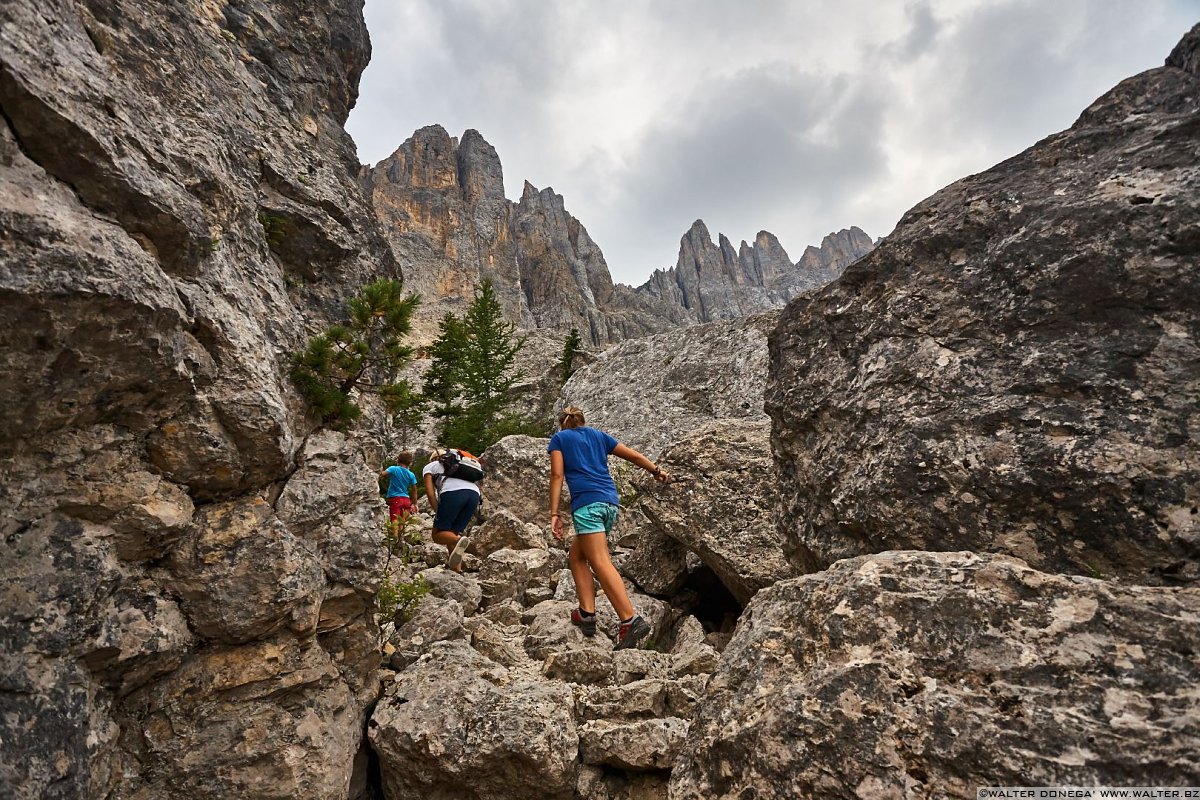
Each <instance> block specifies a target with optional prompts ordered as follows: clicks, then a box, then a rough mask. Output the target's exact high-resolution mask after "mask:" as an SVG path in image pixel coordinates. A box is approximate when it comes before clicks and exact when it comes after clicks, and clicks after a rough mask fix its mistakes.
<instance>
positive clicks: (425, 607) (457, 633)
mask: <svg viewBox="0 0 1200 800" xmlns="http://www.w3.org/2000/svg"><path fill="white" fill-rule="evenodd" d="M466 638H467V630H466V628H464V627H463V610H462V606H460V605H459V604H458V603H457V602H455V601H454V600H446V599H443V598H441V597H432V596H427V597H425V598H423V599H422V600H421V603H420V605H418V606H417V610H416V612H415V613H414V614H413V616H412V619H410V620H408V622H406V623H404V624H403V625H402V626H400V628H399V629H398V630H397V631H396V632H395V633H394V634H392V636H391V637H390V638H389V640H388V641H389V643H390V644H391V645H392V647H394V648H395V652H394V653H393V654H392V657H391V659H390V662H389V663H390V664H391V667H392V669H395V670H403V669H404V668H405V667H407V666H408V665H409V664H411V663H413V662H414V661H416V660H417V659H418V658H419V657H420V656H421V655H422V654H423V653H426V652H428V650H429V648H430V647H431V646H432V645H433V644H434V643H436V642H448V641H453V640H455V639H466Z"/></svg>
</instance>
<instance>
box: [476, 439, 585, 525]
mask: <svg viewBox="0 0 1200 800" xmlns="http://www.w3.org/2000/svg"><path fill="white" fill-rule="evenodd" d="M549 443H550V440H549V439H540V438H537V437H533V436H505V437H504V438H503V439H501V440H500V441H498V442H496V443H495V444H494V445H492V446H491V447H489V448H488V449H487V450H485V451H484V452H483V453H482V454H481V455H480V459H481V460H482V462H483V465H484V468H485V469H486V470H487V477H485V478H484V479H483V496H484V513H486V514H488V515H491V514H493V513H499V512H497V511H496V510H497V509H503V511H504V512H507V513H508V514H510V515H512V516H514V517H516V518H517V519H518V520H520V521H521V522H524V523H528V524H533V525H538V526H543V527H544V528H545V529H546V537H547V541H553V539H552V538H551V537H550V535H549V526H550V454H549V453H547V452H546V445H547V444H549ZM559 513H562V514H570V513H571V504H570V495H569V493H568V492H567V490H566V486H565V485H564V486H563V492H562V498H561V503H560V505H559Z"/></svg>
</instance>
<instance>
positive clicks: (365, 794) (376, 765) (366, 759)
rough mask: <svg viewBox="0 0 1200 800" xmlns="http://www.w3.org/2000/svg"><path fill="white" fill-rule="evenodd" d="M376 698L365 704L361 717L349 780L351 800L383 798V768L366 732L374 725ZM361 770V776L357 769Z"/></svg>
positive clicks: (378, 799) (379, 799) (377, 799)
mask: <svg viewBox="0 0 1200 800" xmlns="http://www.w3.org/2000/svg"><path fill="white" fill-rule="evenodd" d="M378 704H379V701H378V700H375V701H374V702H373V703H371V704H370V705H368V706H367V709H366V714H365V716H364V717H363V719H364V722H363V733H362V742H361V743H360V744H359V748H358V755H356V756H355V758H354V772H355V775H354V777H353V778H352V779H351V781H350V785H351V792H350V799H351V800H383V797H384V794H383V768H382V766H380V762H379V754H378V753H376V752H375V748H374V747H371V739H370V737H369V736H368V735H367V732H368V731H369V730H370V729H371V726H372V725H374V724H375V723H374V721H373V720H372V717H374V716H375V707H376V706H377V705H378ZM360 770H362V774H361V776H360V775H359V771H360Z"/></svg>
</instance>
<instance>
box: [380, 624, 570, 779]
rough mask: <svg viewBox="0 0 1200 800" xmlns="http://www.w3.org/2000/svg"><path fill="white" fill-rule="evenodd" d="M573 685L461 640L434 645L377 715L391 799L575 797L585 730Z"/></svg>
mask: <svg viewBox="0 0 1200 800" xmlns="http://www.w3.org/2000/svg"><path fill="white" fill-rule="evenodd" d="M573 707H574V704H573V700H572V696H571V690H570V689H569V688H568V687H567V685H566V684H561V683H553V682H549V681H541V680H530V679H529V678H525V677H521V676H518V675H514V674H512V673H510V672H509V670H507V669H505V668H504V667H502V666H500V665H499V664H496V663H495V662H492V661H489V660H488V659H487V658H485V657H484V656H482V655H481V654H479V653H478V652H476V651H475V650H473V649H471V647H469V646H468V645H467V644H466V643H463V642H443V643H440V644H437V645H434V646H433V647H432V648H431V650H430V652H429V654H428V655H427V656H425V657H424V658H422V660H420V661H418V662H417V663H416V664H415V665H413V666H412V667H410V668H409V669H408V670H406V671H405V672H403V673H400V674H399V675H398V676H397V677H396V681H395V683H394V684H393V685H392V687H390V688H389V689H388V690H387V692H386V694H385V695H384V697H383V699H382V700H380V702H379V706H378V707H377V708H376V710H375V715H374V717H373V718H372V721H371V725H370V730H369V736H370V741H371V746H372V747H373V748H374V750H375V752H376V753H377V754H378V756H379V763H380V770H381V772H382V776H383V789H384V793H385V796H387V797H427V798H442V799H444V800H449V798H461V799H462V800H483V799H484V798H487V800H505V799H506V798H510V799H511V800H524V799H525V798H530V797H545V798H564V799H565V798H570V797H572V790H573V787H574V784H575V765H576V759H577V758H578V753H579V734H578V732H577V729H576V726H575V718H574V714H573V711H572V709H573Z"/></svg>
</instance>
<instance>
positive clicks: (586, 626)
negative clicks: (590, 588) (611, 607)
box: [571, 608, 596, 636]
mask: <svg viewBox="0 0 1200 800" xmlns="http://www.w3.org/2000/svg"><path fill="white" fill-rule="evenodd" d="M571 624H572V625H578V626H579V630H581V631H583V635H584V636H595V635H596V615H595V614H589V615H588V616H586V617H585V616H584V615H583V612H582V611H580V610H579V609H578V608H572V609H571Z"/></svg>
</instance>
